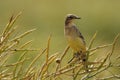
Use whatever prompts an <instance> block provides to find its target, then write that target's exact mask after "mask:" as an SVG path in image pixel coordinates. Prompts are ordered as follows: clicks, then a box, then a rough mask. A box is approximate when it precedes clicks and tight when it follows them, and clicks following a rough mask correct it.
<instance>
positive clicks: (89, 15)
mask: <svg viewBox="0 0 120 80" xmlns="http://www.w3.org/2000/svg"><path fill="white" fill-rule="evenodd" d="M19 11H22V15H21V17H20V18H19V20H18V21H17V23H16V25H18V26H19V30H18V33H21V32H25V31H26V30H29V29H32V28H36V29H37V30H36V31H34V32H33V33H32V34H30V35H29V36H27V37H26V40H33V45H32V48H44V47H45V46H46V42H47V38H48V36H49V35H50V34H52V41H51V52H56V51H63V49H64V48H65V46H66V45H67V42H66V41H65V38H64V30H63V29H64V20H65V16H66V14H69V13H71V14H76V15H78V16H80V17H81V18H82V19H81V20H77V21H75V22H76V24H77V26H78V27H79V29H80V31H81V32H82V34H83V35H84V37H85V39H86V43H87V44H88V43H89V41H90V38H91V36H92V35H93V34H94V33H95V32H96V31H98V35H97V41H96V43H97V45H99V44H103V43H106V42H107V43H109V42H111V41H112V40H113V38H114V37H115V35H117V34H118V33H119V32H120V0H0V31H1V29H3V27H4V26H5V24H6V23H7V21H8V19H9V17H10V16H11V15H12V14H16V13H18V12H19Z"/></svg>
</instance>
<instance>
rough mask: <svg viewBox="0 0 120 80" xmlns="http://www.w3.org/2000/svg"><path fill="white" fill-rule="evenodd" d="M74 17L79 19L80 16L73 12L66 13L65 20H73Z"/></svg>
mask: <svg viewBox="0 0 120 80" xmlns="http://www.w3.org/2000/svg"><path fill="white" fill-rule="evenodd" d="M74 19H81V18H80V17H78V16H76V15H74V14H68V15H67V17H66V20H74Z"/></svg>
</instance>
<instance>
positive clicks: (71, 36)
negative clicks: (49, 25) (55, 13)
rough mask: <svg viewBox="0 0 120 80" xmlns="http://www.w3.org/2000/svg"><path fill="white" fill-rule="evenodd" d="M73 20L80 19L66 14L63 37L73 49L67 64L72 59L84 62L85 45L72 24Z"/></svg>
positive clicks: (81, 36) (78, 31)
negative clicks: (71, 56)
mask: <svg viewBox="0 0 120 80" xmlns="http://www.w3.org/2000/svg"><path fill="white" fill-rule="evenodd" d="M75 19H81V17H78V16H76V15H74V14H67V16H66V18H65V26H64V35H65V37H66V39H67V42H68V45H69V46H70V47H71V48H72V49H73V52H74V54H73V58H72V59H71V60H70V61H69V62H71V61H72V60H73V59H74V58H77V59H78V60H82V61H83V62H85V61H86V43H85V39H84V37H83V35H82V34H81V32H80V30H79V29H78V27H77V26H76V25H75V23H74V20H75ZM69 62H68V63H69Z"/></svg>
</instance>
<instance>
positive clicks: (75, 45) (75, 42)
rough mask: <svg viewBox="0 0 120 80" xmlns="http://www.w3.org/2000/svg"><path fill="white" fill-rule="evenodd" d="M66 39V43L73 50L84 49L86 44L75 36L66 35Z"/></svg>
mask: <svg viewBox="0 0 120 80" xmlns="http://www.w3.org/2000/svg"><path fill="white" fill-rule="evenodd" d="M67 40H68V44H69V45H70V47H71V48H72V49H73V50H74V51H75V52H79V51H82V52H85V51H86V46H85V45H84V43H83V41H82V39H80V38H79V37H76V38H71V37H67Z"/></svg>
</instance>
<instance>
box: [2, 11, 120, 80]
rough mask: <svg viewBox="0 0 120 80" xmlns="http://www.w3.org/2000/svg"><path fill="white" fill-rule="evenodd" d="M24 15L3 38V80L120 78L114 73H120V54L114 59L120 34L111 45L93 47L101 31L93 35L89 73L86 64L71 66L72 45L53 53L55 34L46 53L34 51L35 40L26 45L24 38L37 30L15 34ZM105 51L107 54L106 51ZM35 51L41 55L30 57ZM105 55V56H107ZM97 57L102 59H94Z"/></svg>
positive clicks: (13, 20) (9, 28)
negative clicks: (17, 24)
mask: <svg viewBox="0 0 120 80" xmlns="http://www.w3.org/2000/svg"><path fill="white" fill-rule="evenodd" d="M20 15H21V12H20V13H18V14H17V15H16V16H14V15H12V16H11V18H10V20H9V22H8V24H7V25H6V26H5V28H4V30H3V32H2V34H1V35H0V80H67V79H68V80H90V79H91V80H93V79H95V80H110V79H114V80H117V79H120V75H119V74H120V72H117V71H115V70H113V69H116V70H119V68H120V64H119V60H120V55H119V56H118V55H117V56H114V54H113V53H115V49H116V44H117V41H118V38H119V34H118V35H117V36H116V37H115V38H114V40H113V42H112V43H111V44H105V45H101V46H96V47H94V48H92V45H93V44H94V40H95V38H96V35H97V32H96V33H95V34H94V35H93V37H92V38H91V41H90V43H89V46H88V49H87V52H86V53H87V65H88V72H86V71H85V68H84V65H83V64H82V62H80V63H75V62H71V63H69V64H68V63H67V60H66V59H65V58H66V57H69V55H68V54H67V53H69V52H68V51H69V46H66V48H65V50H64V51H63V53H62V54H60V53H59V52H57V53H52V54H50V50H49V48H50V41H51V35H50V36H49V37H48V41H47V45H46V48H44V49H42V50H39V49H30V48H29V45H30V44H31V43H32V41H31V40H30V41H27V42H25V43H23V44H22V43H21V41H22V39H23V38H24V37H25V36H26V35H28V34H30V33H31V32H33V31H34V30H35V29H32V30H29V31H26V32H25V33H22V34H20V35H15V34H14V33H15V31H16V30H17V27H16V26H15V27H14V23H15V22H16V20H17V19H18V17H19V16H20ZM104 50H106V51H105V52H104ZM32 52H36V53H37V55H36V56H34V57H33V58H30V57H29V56H28V55H27V54H28V53H32ZM18 53H19V54H20V55H19V56H18V59H17V60H16V61H14V62H12V63H11V62H10V61H9V60H10V59H12V58H14V55H16V54H18ZM103 53H105V54H104V56H103ZM96 54H97V55H99V56H97V57H94V58H93V56H94V55H96ZM101 56H103V57H101ZM112 57H114V58H112ZM43 58H45V61H44V62H42V63H40V64H37V65H36V63H38V62H39V61H40V60H42V59H43ZM92 58H93V59H92ZM26 63H27V64H26ZM73 64H74V65H73ZM71 65H72V66H71Z"/></svg>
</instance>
